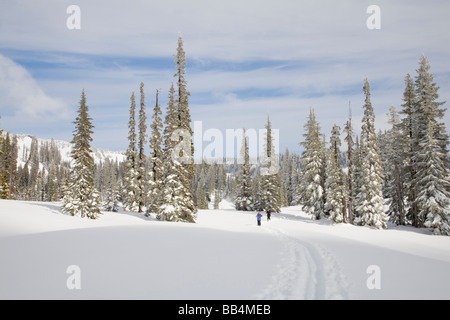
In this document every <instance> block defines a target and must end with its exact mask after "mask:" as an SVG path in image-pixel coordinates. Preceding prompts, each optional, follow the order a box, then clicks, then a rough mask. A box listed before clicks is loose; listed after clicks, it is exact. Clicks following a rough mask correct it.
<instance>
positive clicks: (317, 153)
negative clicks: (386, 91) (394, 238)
mask: <svg viewBox="0 0 450 320" xmlns="http://www.w3.org/2000/svg"><path fill="white" fill-rule="evenodd" d="M419 64H420V65H419V69H418V70H417V76H416V79H415V81H413V80H412V79H411V76H410V75H409V74H408V75H407V76H406V80H405V82H406V88H405V91H404V96H403V100H404V104H403V105H402V106H403V110H402V111H401V112H402V114H404V115H405V117H404V118H403V119H401V118H400V116H399V115H398V113H397V112H396V110H395V108H394V107H391V109H390V123H391V125H392V128H391V129H390V130H389V131H386V132H384V133H380V134H378V137H377V135H376V133H375V132H376V131H375V125H374V122H375V115H374V111H373V108H372V104H371V101H370V85H369V81H368V80H367V79H365V81H364V86H363V90H364V94H365V103H364V106H363V109H364V116H363V118H362V127H361V136H360V138H359V139H358V137H356V141H355V142H354V141H353V129H352V124H351V119H349V121H348V122H347V123H346V125H345V128H344V131H345V134H346V137H345V141H346V142H347V152H346V160H347V173H346V174H345V173H344V171H343V169H342V167H341V160H342V159H341V152H340V146H341V141H340V128H339V127H338V126H337V125H335V126H333V129H332V132H331V138H330V147H329V148H326V146H325V141H324V136H323V135H322V134H321V133H320V127H319V123H318V122H317V120H316V118H315V114H314V110H313V109H311V112H310V116H309V119H308V122H307V123H306V125H305V134H304V137H305V139H304V141H303V142H302V145H303V146H304V148H305V150H304V152H303V153H302V157H301V163H302V169H303V170H302V173H301V178H300V184H299V192H300V201H299V204H301V205H302V208H303V210H304V211H305V212H307V213H309V214H311V216H312V217H313V218H315V219H320V218H321V217H323V216H328V217H329V218H330V219H332V220H333V221H335V222H348V223H353V224H357V225H368V226H373V227H375V228H386V218H387V217H386V215H389V216H390V219H391V221H393V222H395V223H397V224H412V225H414V226H416V227H428V228H432V229H433V231H434V233H436V234H446V235H449V234H450V227H449V222H448V213H449V209H450V175H449V169H448V158H447V144H448V135H447V134H446V131H445V125H444V123H442V122H440V120H441V119H442V117H443V115H444V112H445V109H442V108H440V106H441V105H442V104H443V102H438V101H437V99H438V98H439V95H438V93H437V91H438V87H437V86H436V84H435V83H434V82H433V75H432V74H431V73H430V71H429V69H430V65H429V62H428V60H427V59H426V57H424V56H422V57H421V59H420V63H419ZM380 145H381V148H380ZM385 199H387V200H388V203H389V209H388V210H387V211H386V210H385V206H384V204H385Z"/></svg>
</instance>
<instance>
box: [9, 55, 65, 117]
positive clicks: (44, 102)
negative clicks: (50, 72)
mask: <svg viewBox="0 0 450 320" xmlns="http://www.w3.org/2000/svg"><path fill="white" fill-rule="evenodd" d="M0 96H1V97H2V99H1V100H0V114H3V115H4V118H5V119H14V120H21V121H24V122H39V123H41V124H42V123H49V122H54V121H57V120H60V119H64V118H67V116H68V115H69V109H68V107H67V105H66V104H65V103H64V102H62V101H61V100H59V99H55V98H52V97H49V96H48V95H47V94H46V93H45V92H44V91H43V90H42V89H41V87H40V86H39V84H38V83H37V82H36V80H35V79H33V77H32V76H31V74H30V73H29V72H28V71H27V70H26V69H25V68H23V67H22V66H20V65H18V64H17V63H15V62H14V61H12V60H11V59H9V58H7V57H5V56H3V55H2V54H0Z"/></svg>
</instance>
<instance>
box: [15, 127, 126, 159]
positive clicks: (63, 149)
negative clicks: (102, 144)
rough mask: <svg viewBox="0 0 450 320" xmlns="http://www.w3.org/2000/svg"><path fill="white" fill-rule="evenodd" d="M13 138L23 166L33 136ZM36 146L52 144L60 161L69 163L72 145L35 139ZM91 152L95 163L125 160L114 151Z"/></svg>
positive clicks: (94, 150)
mask: <svg viewBox="0 0 450 320" xmlns="http://www.w3.org/2000/svg"><path fill="white" fill-rule="evenodd" d="M14 136H16V137H17V147H18V156H19V158H18V165H21V164H22V165H24V164H25V162H26V161H27V160H28V159H27V155H29V154H30V150H31V142H32V141H33V138H34V137H33V136H32V135H28V134H14ZM36 139H37V142H38V145H39V146H41V145H42V144H44V143H49V144H50V143H52V142H53V143H54V144H55V145H56V147H57V148H58V150H59V152H60V153H61V159H62V161H67V162H70V161H71V157H70V152H71V151H72V144H71V143H70V142H67V141H62V140H52V139H42V138H37V137H36ZM92 151H93V157H94V161H95V163H97V164H98V163H100V162H104V161H105V160H106V159H109V160H111V161H118V162H122V161H124V160H125V153H124V152H114V151H108V150H103V149H99V148H95V147H93V148H92Z"/></svg>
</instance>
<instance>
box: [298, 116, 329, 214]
mask: <svg viewBox="0 0 450 320" xmlns="http://www.w3.org/2000/svg"><path fill="white" fill-rule="evenodd" d="M305 131H306V133H305V134H304V135H303V136H304V137H305V141H303V142H302V143H301V144H302V145H303V146H304V148H305V150H304V151H303V153H302V157H301V162H302V164H303V176H302V179H301V182H300V204H301V205H302V209H303V211H305V212H306V213H308V214H310V215H311V217H312V218H313V219H320V218H321V217H322V216H323V212H324V202H325V201H324V190H323V187H322V169H323V166H324V163H323V158H324V157H323V151H324V145H323V140H322V134H321V133H320V127H319V123H318V122H317V121H316V116H315V114H314V109H312V108H311V110H310V114H309V119H308V122H307V123H306V125H305Z"/></svg>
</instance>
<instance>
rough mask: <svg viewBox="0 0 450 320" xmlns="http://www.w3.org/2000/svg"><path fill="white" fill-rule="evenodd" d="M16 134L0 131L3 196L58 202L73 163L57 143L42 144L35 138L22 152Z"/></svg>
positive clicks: (1, 196)
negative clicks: (63, 155)
mask: <svg viewBox="0 0 450 320" xmlns="http://www.w3.org/2000/svg"><path fill="white" fill-rule="evenodd" d="M20 159H22V161H19V148H18V140H17V137H16V136H15V135H10V133H9V132H7V133H6V134H3V135H1V134H0V173H1V174H0V185H1V186H2V187H1V189H2V192H1V193H0V198H3V199H21V200H33V201H57V200H60V198H61V196H62V193H61V187H62V186H63V185H64V183H65V179H67V175H68V172H69V168H70V165H69V163H68V162H65V161H63V160H62V158H61V153H60V151H59V149H58V146H57V145H56V144H55V142H54V141H53V140H52V141H46V142H42V143H40V144H39V142H38V140H37V139H36V138H33V139H32V140H31V145H30V147H29V148H28V149H27V148H23V149H22V152H21V154H20Z"/></svg>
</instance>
